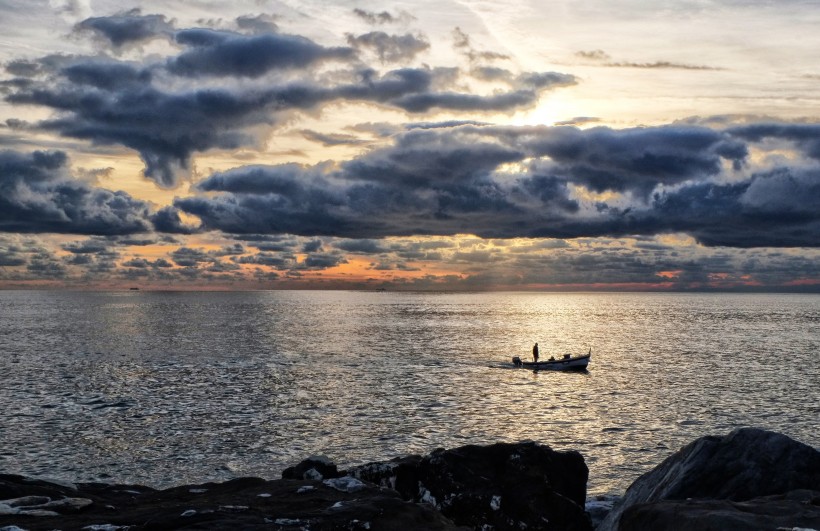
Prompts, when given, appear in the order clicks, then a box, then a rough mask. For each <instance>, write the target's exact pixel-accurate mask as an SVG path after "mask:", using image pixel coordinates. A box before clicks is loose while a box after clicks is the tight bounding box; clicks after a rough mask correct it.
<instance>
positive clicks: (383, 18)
mask: <svg viewBox="0 0 820 531" xmlns="http://www.w3.org/2000/svg"><path fill="white" fill-rule="evenodd" d="M353 13H354V14H355V15H356V16H358V17H359V18H361V19H362V20H364V21H365V22H368V23H370V24H392V23H395V22H407V21H409V20H415V17H413V16H412V15H410V14H409V13H406V12H404V11H402V12H400V13H399V14H398V15H392V14H390V13H389V12H388V11H380V12H378V13H376V12H374V11H366V10H364V9H359V8H356V9H354V10H353Z"/></svg>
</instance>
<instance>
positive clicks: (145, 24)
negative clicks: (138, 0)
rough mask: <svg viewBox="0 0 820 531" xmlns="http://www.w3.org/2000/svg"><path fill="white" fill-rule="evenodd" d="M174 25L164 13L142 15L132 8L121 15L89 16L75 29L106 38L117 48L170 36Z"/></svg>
mask: <svg viewBox="0 0 820 531" xmlns="http://www.w3.org/2000/svg"><path fill="white" fill-rule="evenodd" d="M173 29H174V28H173V26H172V25H171V23H170V22H168V21H167V20H166V18H165V16H163V15H142V13H141V11H140V10H139V9H132V10H130V11H127V12H125V13H121V14H119V15H113V16H108V17H93V18H87V19H85V20H83V21H82V22H80V23H79V24H77V25H76V26H75V31H78V32H89V33H92V34H94V35H95V36H97V37H100V38H104V39H105V40H107V41H108V42H110V43H111V44H112V45H113V46H114V47H115V48H120V47H122V46H125V45H127V44H132V43H140V42H145V41H148V40H151V39H154V38H157V37H160V36H166V37H167V36H168V35H170V34H171V32H173Z"/></svg>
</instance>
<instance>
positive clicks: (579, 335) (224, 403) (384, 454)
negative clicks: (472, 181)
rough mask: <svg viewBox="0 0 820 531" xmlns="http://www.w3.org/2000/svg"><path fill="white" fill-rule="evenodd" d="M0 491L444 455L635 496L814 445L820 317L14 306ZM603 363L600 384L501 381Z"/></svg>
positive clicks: (47, 300)
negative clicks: (661, 468)
mask: <svg viewBox="0 0 820 531" xmlns="http://www.w3.org/2000/svg"><path fill="white" fill-rule="evenodd" d="M0 312H1V313H0V314H1V315H2V317H3V318H2V320H0V371H1V372H0V374H4V375H7V376H5V377H4V381H3V384H2V385H0V401H2V403H3V404H5V405H6V407H5V408H4V409H3V411H2V413H0V415H1V417H0V418H2V423H0V472H5V473H22V474H28V475H38V474H39V475H47V476H51V477H59V478H63V479H68V480H75V481H97V480H110V481H117V482H133V483H143V484H148V485H152V486H170V485H175V484H180V483H190V482H199V481H205V480H223V479H227V478H230V477H236V476H242V475H257V476H262V477H278V475H279V473H280V472H281V470H282V469H283V468H285V467H286V466H289V465H292V464H294V463H296V462H298V461H299V460H301V459H303V458H305V457H307V456H308V455H312V454H317V453H321V454H326V455H328V456H330V457H331V458H332V459H334V460H335V461H336V462H337V463H338V464H339V465H340V466H343V467H344V466H348V465H352V464H358V463H362V462H366V461H371V460H383V459H389V458H391V457H394V456H397V455H403V454H408V453H427V452H429V451H431V450H432V449H434V448H437V447H454V446H459V445H463V444H467V443H481V444H485V443H491V442H495V441H518V440H525V439H531V440H536V441H539V442H542V443H545V444H548V445H550V446H552V447H554V448H557V449H576V450H579V451H580V452H581V453H582V454H583V455H584V456H585V458H586V461H587V464H588V465H589V467H590V485H589V487H590V494H600V493H606V492H619V491H622V490H623V489H624V488H625V487H626V486H628V484H629V483H631V482H632V481H633V480H634V479H635V477H637V476H638V475H639V474H640V473H643V472H645V471H647V470H648V469H650V468H651V467H653V466H655V465H656V464H658V463H659V462H660V461H661V460H662V459H663V458H664V457H666V456H667V455H669V454H670V453H672V452H673V451H675V450H676V449H678V448H679V447H680V446H682V445H683V444H686V443H688V442H689V441H691V440H692V439H694V438H696V437H699V436H701V435H705V434H722V433H726V432H728V431H729V430H731V429H732V428H734V427H736V426H747V425H753V426H760V427H764V428H768V429H774V430H777V431H781V432H783V433H786V434H788V435H790V436H792V437H795V438H797V439H799V440H801V441H803V442H806V443H808V444H811V445H813V446H817V445H818V444H820V438H819V436H818V433H817V430H816V420H817V418H818V417H820V415H818V414H819V413H820V406H819V405H818V404H819V403H820V395H818V384H820V361H818V357H817V351H818V347H819V346H820V331H818V330H820V327H818V321H820V297H818V296H813V295H711V294H710V295H695V294H674V295H669V294H529V293H500V294H430V293H368V292H250V293H150V292H138V293H131V292H127V293H118V292H109V293H64V292H63V293H59V292H0ZM534 341H538V342H539V345H540V347H541V352H542V356H549V355H558V354H563V353H564V352H574V353H580V352H585V351H586V350H587V348H588V347H592V349H593V358H592V363H591V365H590V371H589V372H588V373H586V374H568V373H555V372H541V373H532V372H529V371H526V370H503V369H497V368H490V367H488V365H489V364H491V363H494V362H498V361H506V360H509V359H510V357H511V356H512V355H521V356H522V357H527V356H528V355H529V352H530V349H531V346H532V343H533V342H534Z"/></svg>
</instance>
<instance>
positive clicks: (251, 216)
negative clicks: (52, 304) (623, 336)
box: [0, 9, 820, 290]
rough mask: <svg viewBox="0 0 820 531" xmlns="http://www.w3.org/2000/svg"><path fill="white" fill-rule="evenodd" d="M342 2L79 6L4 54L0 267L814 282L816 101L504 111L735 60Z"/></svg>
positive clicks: (819, 194)
mask: <svg viewBox="0 0 820 531" xmlns="http://www.w3.org/2000/svg"><path fill="white" fill-rule="evenodd" d="M299 16H300V17H301V16H304V17H308V16H309V15H307V14H300V15H299ZM344 21H345V23H347V24H349V28H350V29H349V31H339V33H338V34H337V35H334V34H333V33H332V31H330V30H327V31H325V32H318V31H317V32H316V33H314V34H311V36H307V35H303V34H300V32H299V31H295V30H294V29H287V28H288V20H287V19H283V18H279V17H277V16H273V15H266V14H262V15H245V16H241V17H238V18H233V19H230V18H214V19H213V20H200V21H197V23H196V24H190V23H187V24H184V23H180V22H179V21H178V19H177V18H175V17H174V16H171V14H170V12H169V14H159V13H143V12H142V11H140V10H138V9H132V10H129V11H123V12H120V13H116V14H112V15H107V16H93V17H88V18H85V19H82V20H80V21H79V22H77V23H76V24H74V26H73V30H72V34H71V36H70V40H71V42H72V43H73V44H72V47H71V48H70V49H72V50H73V52H71V53H69V52H67V51H66V52H63V53H39V52H36V51H35V50H34V49H28V50H27V53H26V54H24V53H22V52H21V53H20V54H19V56H15V57H14V58H12V59H11V60H8V61H6V63H5V65H4V67H5V75H4V76H3V77H2V79H0V95H2V97H3V101H4V105H6V107H4V108H3V109H4V110H5V111H9V110H10V111H11V114H12V115H13V116H12V117H10V118H7V119H6V120H5V123H4V124H2V125H0V268H2V269H0V281H2V282H3V283H4V285H6V284H9V283H10V284H14V283H20V285H25V283H26V282H30V281H54V282H68V281H69V280H71V279H73V281H74V282H86V281H87V282H93V281H102V280H104V281H109V282H121V281H123V280H129V281H130V280H134V281H140V282H153V283H156V284H161V283H165V285H174V284H175V283H185V282H188V283H191V284H192V285H193V284H196V283H222V284H221V285H223V286H228V287H230V286H234V285H240V284H242V283H245V284H242V285H247V283H256V284H254V285H260V286H265V285H269V284H270V283H275V284H276V285H280V286H286V287H291V286H300V285H306V284H310V283H312V284H310V285H311V286H320V287H350V286H354V287H367V288H369V287H373V286H375V285H378V283H379V282H384V283H389V284H390V285H391V286H400V287H405V288H408V289H409V288H418V289H428V288H438V287H448V288H457V289H477V288H481V287H497V286H503V287H507V288H518V287H550V288H551V287H556V286H557V287H563V288H577V289H583V288H584V286H593V287H595V286H619V287H621V288H623V289H640V288H641V286H648V287H650V288H654V287H657V289H702V288H703V289H705V288H724V289H731V288H735V287H744V288H757V287H762V288H765V287H767V286H778V287H779V288H787V289H792V288H794V289H796V290H799V289H801V288H802V287H804V286H813V288H811V289H820V288H816V286H820V278H819V277H818V271H817V259H818V254H817V253H818V252H819V251H818V249H820V123H817V120H816V119H812V118H806V119H802V120H791V121H789V120H781V119H777V118H770V117H761V116H758V115H728V114H727V115H725V116H707V117H690V118H688V119H684V120H679V121H674V122H671V123H655V124H654V125H649V126H629V127H627V126H623V125H618V126H616V125H613V122H611V121H607V120H605V119H604V118H601V117H598V116H597V115H593V114H590V115H585V114H581V113H583V112H585V111H584V110H581V111H580V112H578V113H575V112H574V111H573V114H567V116H568V117H571V116H576V117H575V118H572V119H568V120H563V121H558V122H556V124H555V125H511V124H531V123H534V119H531V117H530V115H528V114H527V112H528V111H533V110H536V109H537V110H541V111H544V109H548V110H550V109H551V110H554V105H551V104H552V100H551V99H550V98H552V97H554V96H556V95H561V96H562V97H566V98H567V99H564V100H560V101H558V103H557V104H556V105H558V106H560V105H563V104H570V105H571V104H572V98H571V95H572V94H577V93H579V92H576V91H580V94H581V95H582V96H584V93H583V91H582V90H581V89H583V88H584V84H585V83H587V82H588V81H589V80H590V78H594V75H589V74H590V72H592V73H595V72H598V71H601V70H607V71H608V75H611V73H612V72H613V71H618V73H619V74H620V73H626V75H647V76H652V75H667V74H668V75H670V76H706V75H729V74H730V73H731V69H728V68H725V69H724V67H723V66H722V65H723V64H728V63H723V62H721V61H718V60H714V61H713V59H712V58H711V57H706V58H704V60H703V63H704V64H696V63H695V62H691V61H690V60H689V59H686V58H685V56H681V57H683V58H682V59H680V60H665V59H663V58H662V57H661V58H660V59H657V58H651V59H649V60H647V59H646V58H643V59H640V60H632V59H629V60H622V59H620V58H618V59H613V57H612V56H611V55H610V53H609V51H606V52H605V51H603V49H602V48H597V46H602V47H603V48H604V49H607V50H610V49H611V47H610V46H609V45H607V44H598V43H594V42H590V44H589V49H588V50H586V51H577V50H578V48H579V47H578V45H577V44H572V45H571V46H570V45H569V44H567V50H569V51H568V52H567V53H566V56H565V57H564V58H563V59H562V60H556V61H555V62H554V63H552V64H558V65H564V66H566V65H575V67H577V68H579V69H580V70H579V71H581V72H583V73H584V75H581V74H577V73H574V72H559V71H554V70H553V69H552V68H551V67H545V68H543V69H539V70H532V69H528V68H527V67H525V66H524V65H532V64H539V65H542V64H546V65H549V64H550V62H549V61H548V60H546V59H544V57H545V56H539V60H538V61H537V62H535V61H520V60H519V58H518V57H517V56H516V53H515V52H516V50H515V47H514V46H511V47H505V46H501V45H499V43H492V42H490V41H487V42H482V41H480V40H479V39H476V38H475V37H474V36H473V35H471V34H470V32H468V31H467V30H465V29H462V26H459V27H449V28H447V33H446V34H444V35H442V34H441V33H439V34H436V35H433V34H428V33H427V32H426V30H427V28H426V27H423V26H422V25H421V24H416V22H417V19H416V18H415V17H414V16H413V15H411V14H409V13H406V12H396V13H391V12H387V11H383V12H371V11H367V10H363V9H349V10H348V13H347V18H346V19H344ZM341 25H342V24H341V23H340V26H341ZM454 26H455V24H454ZM485 38H486V35H485ZM77 43H79V44H77ZM442 47H445V48H446V49H445V50H442V49H441V48H442ZM68 49H69V48H68V47H66V50H68ZM544 53H546V52H544ZM612 53H613V54H614V53H615V52H612ZM617 55H618V56H619V57H627V58H632V57H636V58H639V57H641V56H640V55H634V56H633V55H631V54H626V53H624V51H623V50H619V51H618V53H617ZM695 61H696V62H697V63H700V60H699V59H696V60H695ZM559 70H563V68H560V69H559ZM755 74H756V73H755ZM808 75H809V76H811V74H808ZM585 76H588V77H586V78H585ZM676 79H677V78H676ZM591 82H593V83H594V82H595V81H594V79H592V81H591ZM676 97H681V98H683V96H681V95H676ZM729 99H731V98H729ZM544 112H547V111H544ZM568 112H569V111H568ZM351 116H353V118H351ZM539 123H540V122H539ZM622 123H623V122H622ZM631 123H637V121H633V122H631ZM607 124H609V125H607ZM274 146H275V147H274ZM305 146H307V147H305ZM319 148H321V149H322V152H321V153H322V156H321V157H317V156H311V157H309V158H307V157H308V156H307V155H306V154H305V153H306V152H307V151H310V150H314V151H312V152H311V153H316V152H318V150H319ZM283 154H290V156H289V157H284V156H283ZM98 156H105V157H106V159H105V160H106V162H105V163H99V162H98ZM115 157H124V158H125V157H130V159H133V161H134V162H135V163H136V164H138V165H139V167H140V168H141V170H142V175H141V176H139V177H141V178H144V179H147V181H148V183H149V184H150V185H151V187H152V188H151V189H152V190H155V191H157V190H158V191H159V192H162V194H163V195H160V194H159V193H157V194H156V195H152V193H151V192H145V191H144V190H145V183H144V182H139V181H138V180H137V179H135V176H134V175H131V174H130V173H129V171H128V170H123V169H122V167H119V166H118V167H117V168H116V169H115V168H113V167H108V161H110V160H111V158H115ZM209 157H211V158H209ZM137 159H138V160H137ZM89 160H91V161H93V162H91V163H90V164H92V165H94V167H90V168H89V167H85V166H87V165H88V164H89V163H88V162H87V161H89ZM203 160H208V161H209V162H207V163H203V162H202V161H203ZM285 160H287V161H288V162H282V163H276V161H285ZM306 160H309V161H310V162H308V163H304V162H305V161H306ZM80 161H82V162H80ZM214 161H216V162H214ZM271 161H273V162H271ZM295 161H301V162H295ZM212 162H213V166H212V165H211V163H212ZM100 165H102V166H103V167H98V166H100ZM111 165H112V166H116V164H114V163H112V164H111ZM214 168H218V169H214ZM134 173H136V172H134ZM120 188H123V189H126V190H129V192H125V191H117V190H119V189H120ZM172 195H173V196H174V198H173V199H171V196H172ZM160 197H161V199H157V198H160ZM66 235H75V236H76V238H77V239H76V240H75V241H69V239H70V236H66ZM329 272H332V274H329Z"/></svg>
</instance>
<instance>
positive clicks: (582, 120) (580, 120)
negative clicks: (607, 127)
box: [555, 116, 601, 126]
mask: <svg viewBox="0 0 820 531" xmlns="http://www.w3.org/2000/svg"><path fill="white" fill-rule="evenodd" d="M600 121H601V119H600V118H595V117H594V116H576V117H574V118H570V119H569V120H563V121H560V122H555V125H557V126H561V125H585V124H590V123H595V122H600Z"/></svg>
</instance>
